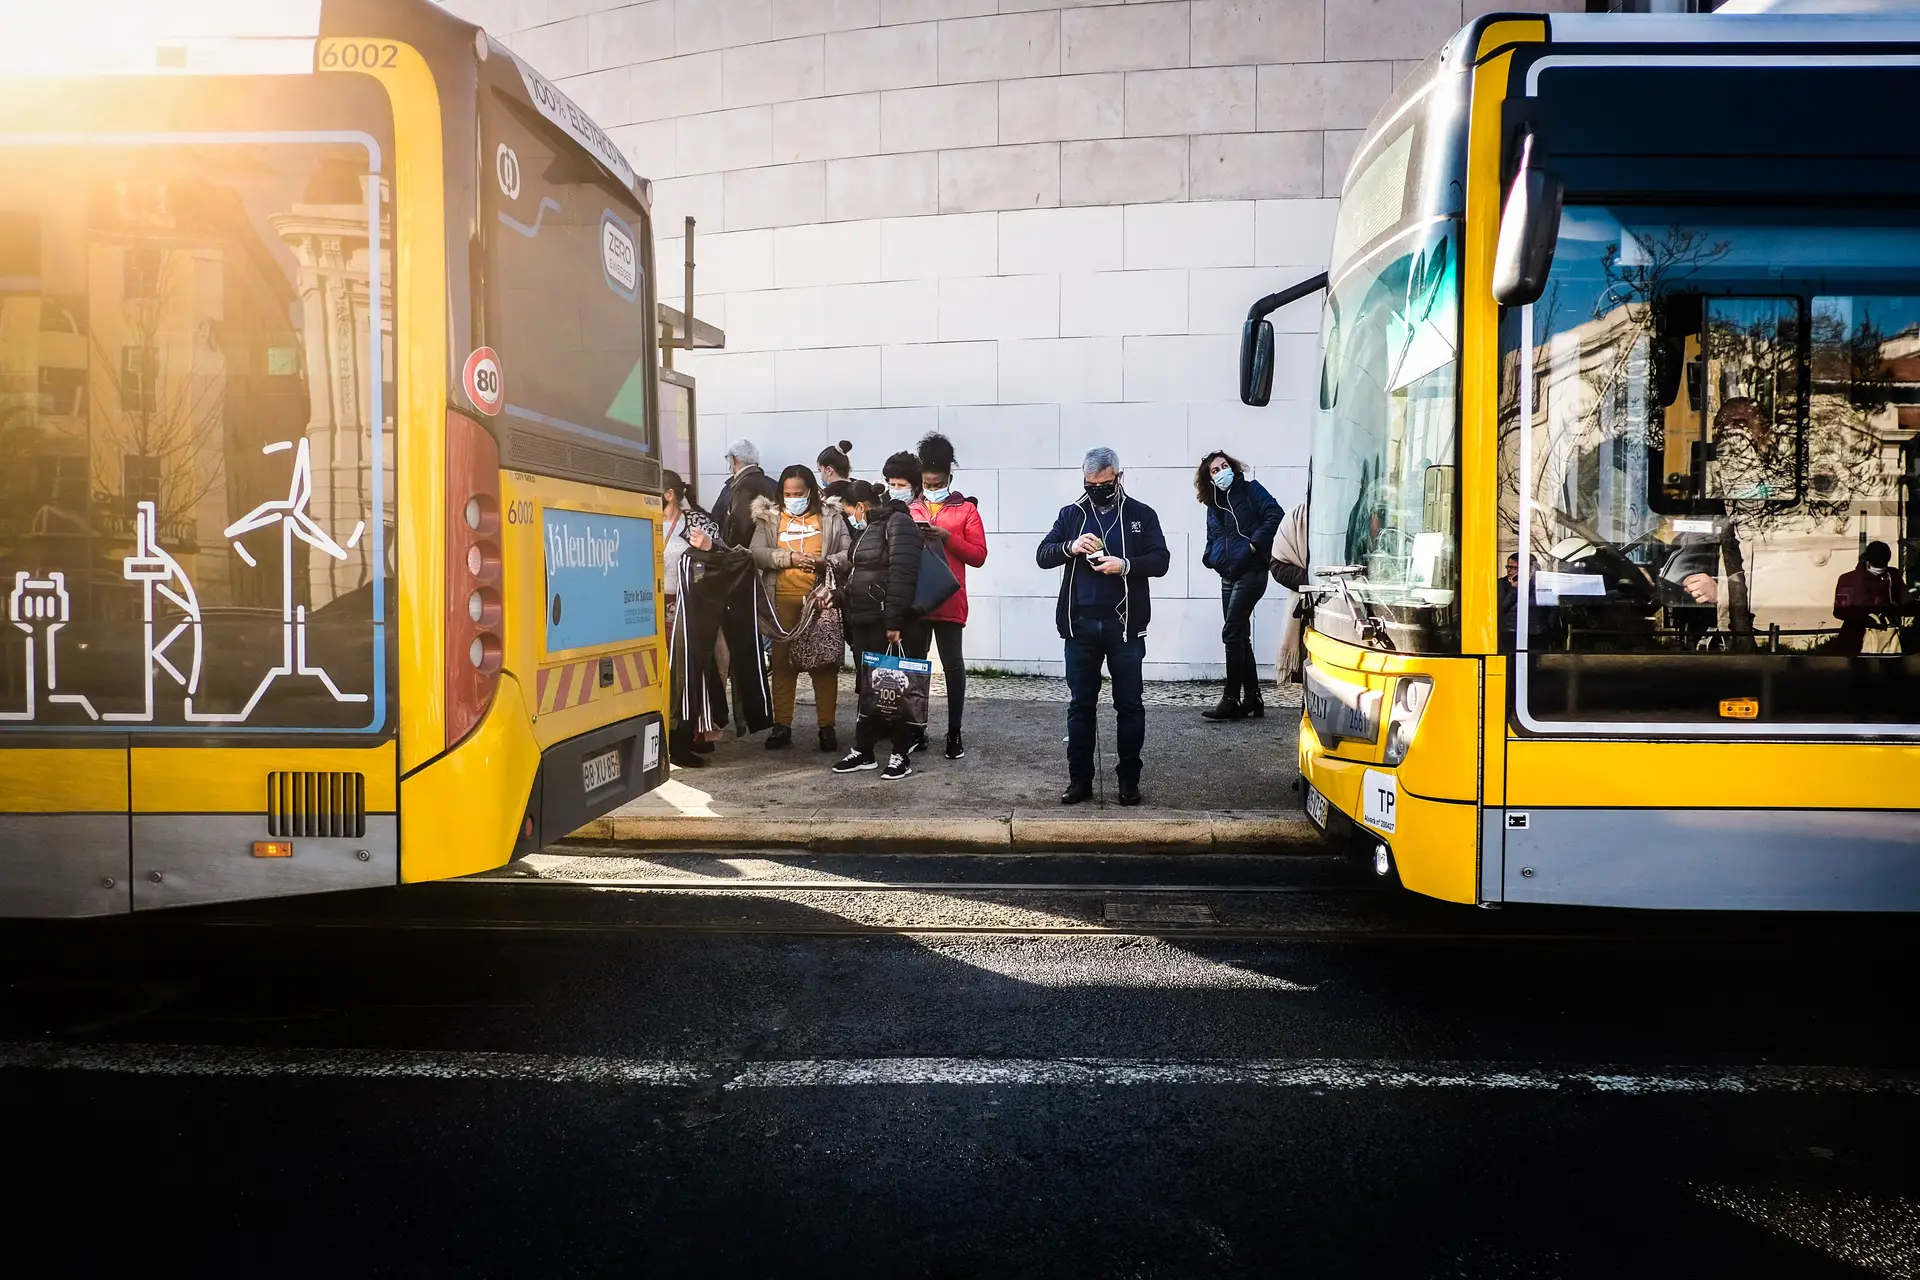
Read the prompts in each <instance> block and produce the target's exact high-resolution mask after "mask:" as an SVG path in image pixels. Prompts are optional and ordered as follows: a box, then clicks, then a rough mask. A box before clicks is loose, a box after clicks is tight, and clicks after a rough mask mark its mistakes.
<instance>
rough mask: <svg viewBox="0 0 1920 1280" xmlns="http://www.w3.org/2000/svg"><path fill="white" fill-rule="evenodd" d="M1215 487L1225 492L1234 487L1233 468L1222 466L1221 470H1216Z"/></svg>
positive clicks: (1214, 475)
mask: <svg viewBox="0 0 1920 1280" xmlns="http://www.w3.org/2000/svg"><path fill="white" fill-rule="evenodd" d="M1213 487H1214V488H1216V489H1218V490H1220V491H1221V492H1223V493H1224V492H1226V491H1227V490H1228V489H1231V488H1232V487H1233V468H1232V467H1222V468H1221V469H1220V470H1218V471H1216V472H1214V473H1213Z"/></svg>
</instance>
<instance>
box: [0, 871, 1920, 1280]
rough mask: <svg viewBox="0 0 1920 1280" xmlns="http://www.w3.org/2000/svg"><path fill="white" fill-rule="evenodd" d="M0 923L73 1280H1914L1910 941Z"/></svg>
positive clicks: (1902, 932) (1297, 879) (313, 905)
mask: <svg viewBox="0 0 1920 1280" xmlns="http://www.w3.org/2000/svg"><path fill="white" fill-rule="evenodd" d="M521 871H522V873H523V874H518V875H516V874H503V875H500V876H497V877H492V878H489V879H486V880H482V881H466V882H460V883H456V884H448V885H436V886H419V887H415V888H410V889H407V890H400V891H390V892H378V893H369V894H354V895H340V896H334V897H328V898H323V899H310V900H304V901H298V902H280V903H270V904H258V905H253V906H248V907H243V908H222V909H218V910H202V911H196V912H188V913H178V914H173V915H165V916H157V917H149V918H139V919H134V920H120V921H106V922H92V923H85V924H80V925H48V924H38V923H28V924H22V923H13V924H8V925H6V926H5V927H3V928H0V1134H4V1135H5V1137H4V1146H0V1149H3V1150H4V1151H5V1152H6V1154H7V1162H8V1167H9V1171H10V1173H11V1175H12V1176H11V1177H10V1178H9V1179H8V1181H9V1184H10V1185H9V1188H8V1191H7V1193H6V1195H5V1196H4V1198H0V1205H4V1208H0V1222H5V1223H6V1224H7V1240H8V1245H9V1256H11V1257H14V1258H16V1259H28V1258H32V1259H35V1260H37V1261H38V1262H39V1263H40V1269H42V1270H51V1271H53V1272H55V1273H61V1274H65V1273H74V1272H89V1271H96V1270H101V1269H104V1268H105V1267H106V1266H108V1265H119V1266H127V1265H132V1266H134V1267H137V1268H138V1269H139V1270H140V1271H158V1270H161V1269H163V1268H178V1267H181V1266H185V1265H196V1264H197V1265H201V1266H207V1267H210V1268H217V1269H218V1270H220V1271H229V1270H238V1269H240V1268H242V1267H245V1268H246V1269H248V1270H254V1271H260V1272H264V1273H266V1274H271V1275H275V1276H280V1275H305V1274H316V1273H323V1272H324V1273H332V1274H336V1275H339V1274H367V1273H372V1274H405V1275H426V1274H457V1275H538V1276H548V1275H575V1274H622V1275H702V1276H712V1275H749V1276H793V1275H832V1276H975V1275H1034V1276H1056V1275H1058V1276H1081V1275H1095V1276H1127V1277H1133V1276H1243V1275H1244V1276H1272V1275H1292V1276H1369V1277H1371V1276H1411V1277H1426V1276H1460V1277H1501V1276H1514V1277H1537V1276H1538V1277H1546V1276H1583V1277H1584V1276H1594V1277H1609V1278H1612V1277H1621V1276H1636V1277H1638V1276H1688V1277H1698V1276H1722V1275H1724V1276H1758V1275H1767V1276H1772V1275H1781V1276H1812V1277H1822V1276H1894V1277H1897V1276H1916V1275H1920V1161H1917V1160H1916V1156H1915V1150H1916V1143H1915V1138H1916V1136H1920V1059H1917V1057H1916V1054H1915V1052H1914V1048H1913V1035H1912V1027H1911V1023H1912V1019H1913V1000H1912V997H1911V994H1910V987H1911V983H1912V975H1913V972H1914V959H1915V951H1914V945H1913V944H1914V940H1915V937H1916V933H1915V929H1914V927H1913V926H1910V925H1908V924H1907V923H1906V922H1904V921H1900V920H1884V919H1861V918H1853V919H1846V920H1833V919H1811V920H1810V919H1785V920H1783V919H1766V918H1757V917H1727V916H1713V917H1701V916H1687V917H1651V918H1650V917H1646V916H1635V915H1620V914H1607V913H1568V912H1542V911H1532V912H1523V911H1515V910H1507V911H1500V912H1486V911H1475V910H1470V909H1465V908H1453V907H1445V906H1440V905H1437V904H1432V903H1426V902H1423V901H1419V900H1415V899H1410V898H1406V897H1403V896H1400V895H1397V894H1389V893H1386V892H1383V891H1381V890H1379V889H1377V888H1376V887H1375V886H1373V885H1372V884H1370V883H1368V882H1367V881H1366V880H1365V879H1364V878H1363V876H1362V874H1361V873H1359V872H1357V871H1356V870H1354V869H1352V868H1349V867H1347V866H1346V865H1344V864H1340V863H1336V862H1334V861H1332V860H1330V859H1315V858H1297V857H1296V858H1212V857H1192V856H1187V857H1181V858H1164V859H1160V858H1106V859H1093V858H1086V859H1076V858H1059V857H1053V858H1045V859H1022V858H993V859H984V858H944V857H942V858H932V857H920V858H916V857H892V858H888V857H867V858H851V857H840V858H833V857H822V856H807V855H766V856H754V855H751V854H743V855H738V856H718V855H694V854H689V855H683V856H679V857H670V856H658V857H650V858H631V857H629V858H616V857H607V856H582V857H560V856H552V855H545V856H542V857H540V858H538V859H535V860H533V861H532V863H531V865H523V866H522V867H521Z"/></svg>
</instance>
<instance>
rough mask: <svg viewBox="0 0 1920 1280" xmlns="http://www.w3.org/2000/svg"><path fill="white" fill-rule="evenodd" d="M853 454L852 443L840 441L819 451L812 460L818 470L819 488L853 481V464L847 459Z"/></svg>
mask: <svg viewBox="0 0 1920 1280" xmlns="http://www.w3.org/2000/svg"><path fill="white" fill-rule="evenodd" d="M852 452H853V441H851V440H842V441H841V442H840V443H839V444H837V445H834V444H830V445H828V446H827V447H826V448H824V449H822V450H821V451H820V456H819V457H818V458H815V459H814V460H813V463H814V465H815V466H816V467H819V468H820V487H821V488H823V489H824V488H827V487H828V486H830V485H832V484H835V483H836V482H844V481H847V480H851V479H853V462H852V460H851V459H849V458H848V457H847V455H848V454H850V453H852Z"/></svg>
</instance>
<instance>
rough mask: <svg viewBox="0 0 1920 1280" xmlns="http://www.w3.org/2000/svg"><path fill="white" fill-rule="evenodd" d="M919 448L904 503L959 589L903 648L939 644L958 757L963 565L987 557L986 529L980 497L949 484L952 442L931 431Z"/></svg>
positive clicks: (952, 747)
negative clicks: (914, 488) (916, 484)
mask: <svg viewBox="0 0 1920 1280" xmlns="http://www.w3.org/2000/svg"><path fill="white" fill-rule="evenodd" d="M918 453H919V458H920V494H919V496H918V497H916V498H915V499H914V500H913V501H912V502H911V503H909V504H908V507H909V509H910V510H911V512H912V514H913V519H914V522H915V523H916V524H918V525H919V526H920V527H921V528H922V529H923V530H924V531H925V533H926V536H927V537H929V538H932V539H934V540H935V541H937V542H939V543H940V544H941V549H942V550H944V551H945V552H946V555H947V567H948V568H950V569H952V570H953V576H954V580H955V581H957V582H958V583H959V584H960V590H958V591H956V592H955V593H954V594H953V595H952V596H951V597H950V598H949V599H948V600H947V601H946V602H945V603H944V604H942V605H940V606H939V607H938V608H936V609H934V610H933V611H932V612H930V613H928V614H927V615H926V616H925V618H923V619H922V622H923V624H924V625H923V626H922V627H921V629H920V631H919V632H918V634H917V637H916V638H917V639H918V641H919V643H918V645H917V647H916V648H915V649H909V650H908V651H907V652H908V656H910V657H914V658H924V657H926V656H927V652H928V650H929V648H930V647H931V646H932V645H934V644H937V645H939V647H940V670H941V671H942V672H943V673H944V674H945V676H946V681H947V759H949V760H958V759H960V758H961V757H962V756H964V755H966V754H967V748H966V745H965V743H964V741H963V740H962V738H961V736H960V723H961V720H962V719H963V717H964V716H965V713H966V705H967V658H966V654H965V653H964V652H962V650H961V635H962V633H963V632H964V631H965V629H966V625H967V570H968V569H969V568H973V569H978V568H979V567H980V566H981V565H983V564H985V563H986V562H987V531H986V526H985V525H984V524H983V523H982V522H981V520H980V504H979V502H978V501H977V500H976V499H973V498H969V497H967V496H966V495H965V494H962V493H961V492H960V491H959V490H957V489H955V488H954V487H953V466H954V456H953V442H952V441H950V440H948V439H947V438H946V437H945V436H943V435H941V434H940V433H939V432H937V431H936V432H934V433H932V434H931V435H928V436H926V437H924V438H923V439H922V440H921V441H920V448H919V451H918ZM926 740H927V735H926V732H925V731H924V730H923V731H922V732H921V733H920V735H919V737H918V738H917V740H916V741H917V746H916V750H917V749H921V748H924V747H925V746H926Z"/></svg>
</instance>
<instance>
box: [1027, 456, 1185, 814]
mask: <svg viewBox="0 0 1920 1280" xmlns="http://www.w3.org/2000/svg"><path fill="white" fill-rule="evenodd" d="M1123 474H1124V473H1123V472H1122V471H1121V470H1120V456H1119V455H1118V454H1116V453H1115V452H1114V451H1113V450H1111V449H1106V448H1099V449H1089V450H1087V456H1086V458H1085V460H1084V461H1082V462H1081V464H1080V476H1081V480H1082V481H1083V483H1084V487H1085V492H1083V493H1082V494H1081V495H1080V497H1079V498H1078V499H1077V500H1076V501H1074V502H1073V503H1071V504H1069V505H1067V506H1064V507H1062V508H1060V515H1059V517H1058V518H1057V519H1055V520H1054V522H1053V529H1052V530H1051V531H1050V532H1049V533H1048V534H1047V536H1046V537H1044V538H1042V539H1041V540H1040V549H1039V551H1038V553H1037V554H1036V557H1035V558H1036V559H1037V560H1038V561H1039V564H1040V567H1041V568H1042V569H1058V568H1061V567H1062V566H1064V567H1065V568H1066V572H1065V573H1063V574H1061V575H1060V603H1059V605H1058V606H1057V607H1056V608H1055V610H1054V624H1055V625H1056V626H1057V627H1058V628H1059V630H1060V638H1061V639H1062V640H1064V641H1066V645H1067V650H1066V656H1067V693H1068V697H1069V699H1070V700H1069V702H1068V704H1067V789H1066V791H1065V792H1063V793H1062V794H1061V796H1060V803H1061V804H1079V803H1080V802H1081V801H1083V800H1085V799H1087V798H1088V797H1089V796H1091V795H1092V794H1093V775H1094V770H1095V769H1096V768H1097V767H1098V766H1097V762H1096V761H1095V760H1094V758H1093V737H1094V725H1095V720H1096V716H1097V714H1098V706H1099V702H1100V667H1101V664H1102V663H1104V664H1105V665H1106V669H1107V674H1109V675H1110V676H1112V677H1113V709H1114V713H1115V715H1116V716H1117V717H1118V719H1119V728H1120V733H1119V738H1120V741H1119V744H1118V746H1119V749H1120V765H1119V769H1118V774H1119V782H1120V803H1121V804H1126V805H1134V804H1139V803H1140V748H1141V746H1142V745H1143V744H1144V743H1145V742H1146V738H1147V708H1146V703H1145V702H1144V701H1143V699H1142V690H1141V665H1142V663H1143V662H1144V661H1145V660H1146V655H1147V641H1146V635H1147V624H1148V623H1149V622H1151V621H1152V620H1153V596H1152V593H1151V591H1150V590H1149V589H1148V586H1147V582H1148V579H1150V578H1158V577H1162V576H1164V575H1165V574H1166V572H1167V567H1168V564H1169V562H1170V557H1169V556H1168V554H1167V540H1166V537H1165V536H1164V535H1163V534H1162V533H1161V532H1160V517H1159V516H1158V515H1155V514H1154V510H1153V508H1152V507H1149V506H1148V505H1147V504H1146V503H1144V502H1141V501H1139V500H1138V499H1136V498H1130V497H1128V496H1127V493H1126V490H1125V489H1124V488H1122V487H1121V484H1120V480H1121V476H1122V475H1123Z"/></svg>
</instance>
